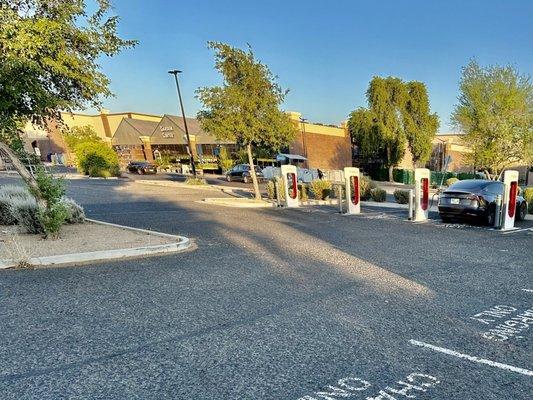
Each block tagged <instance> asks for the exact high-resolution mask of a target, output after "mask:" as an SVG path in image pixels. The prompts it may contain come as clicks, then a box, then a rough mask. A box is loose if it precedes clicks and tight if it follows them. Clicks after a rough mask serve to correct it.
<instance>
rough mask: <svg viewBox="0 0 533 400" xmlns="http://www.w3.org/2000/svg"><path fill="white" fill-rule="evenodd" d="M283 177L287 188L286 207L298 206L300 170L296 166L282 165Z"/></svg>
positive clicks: (284, 185)
mask: <svg viewBox="0 0 533 400" xmlns="http://www.w3.org/2000/svg"><path fill="white" fill-rule="evenodd" d="M281 179H282V180H283V187H284V189H285V207H298V170H297V169H296V167H295V166H294V165H282V166H281Z"/></svg>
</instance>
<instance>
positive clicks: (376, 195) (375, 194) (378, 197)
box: [370, 188, 387, 203]
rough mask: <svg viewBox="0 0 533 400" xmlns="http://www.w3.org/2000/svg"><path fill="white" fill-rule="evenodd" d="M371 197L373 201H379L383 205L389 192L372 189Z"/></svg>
mask: <svg viewBox="0 0 533 400" xmlns="http://www.w3.org/2000/svg"><path fill="white" fill-rule="evenodd" d="M370 195H371V196H372V200H374V201H377V202H379V203H382V202H384V201H385V200H387V192H386V191H385V190H383V189H380V188H373V189H371V190H370Z"/></svg>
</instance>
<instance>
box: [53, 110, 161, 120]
mask: <svg viewBox="0 0 533 400" xmlns="http://www.w3.org/2000/svg"><path fill="white" fill-rule="evenodd" d="M60 113H61V114H70V115H81V116H83V117H100V116H102V115H111V116H113V115H125V114H126V115H128V114H135V115H144V116H146V117H157V118H161V117H163V115H161V114H148V113H142V112H137V111H124V112H116V113H100V114H86V113H81V112H70V111H60ZM164 115H167V114H164ZM125 118H129V117H125ZM132 119H135V118H132Z"/></svg>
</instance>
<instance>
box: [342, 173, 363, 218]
mask: <svg viewBox="0 0 533 400" xmlns="http://www.w3.org/2000/svg"><path fill="white" fill-rule="evenodd" d="M360 180H361V175H360V173H359V168H355V167H346V168H344V183H345V188H346V190H345V192H346V204H347V206H346V214H359V213H360V212H361V189H360V188H361V183H360Z"/></svg>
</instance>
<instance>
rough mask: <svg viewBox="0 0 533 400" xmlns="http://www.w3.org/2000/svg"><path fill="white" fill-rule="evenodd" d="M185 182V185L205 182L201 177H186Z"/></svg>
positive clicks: (203, 183)
mask: <svg viewBox="0 0 533 400" xmlns="http://www.w3.org/2000/svg"><path fill="white" fill-rule="evenodd" d="M185 183H186V184H187V185H205V184H206V183H207V182H206V181H205V179H202V178H187V179H186V180H185Z"/></svg>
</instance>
